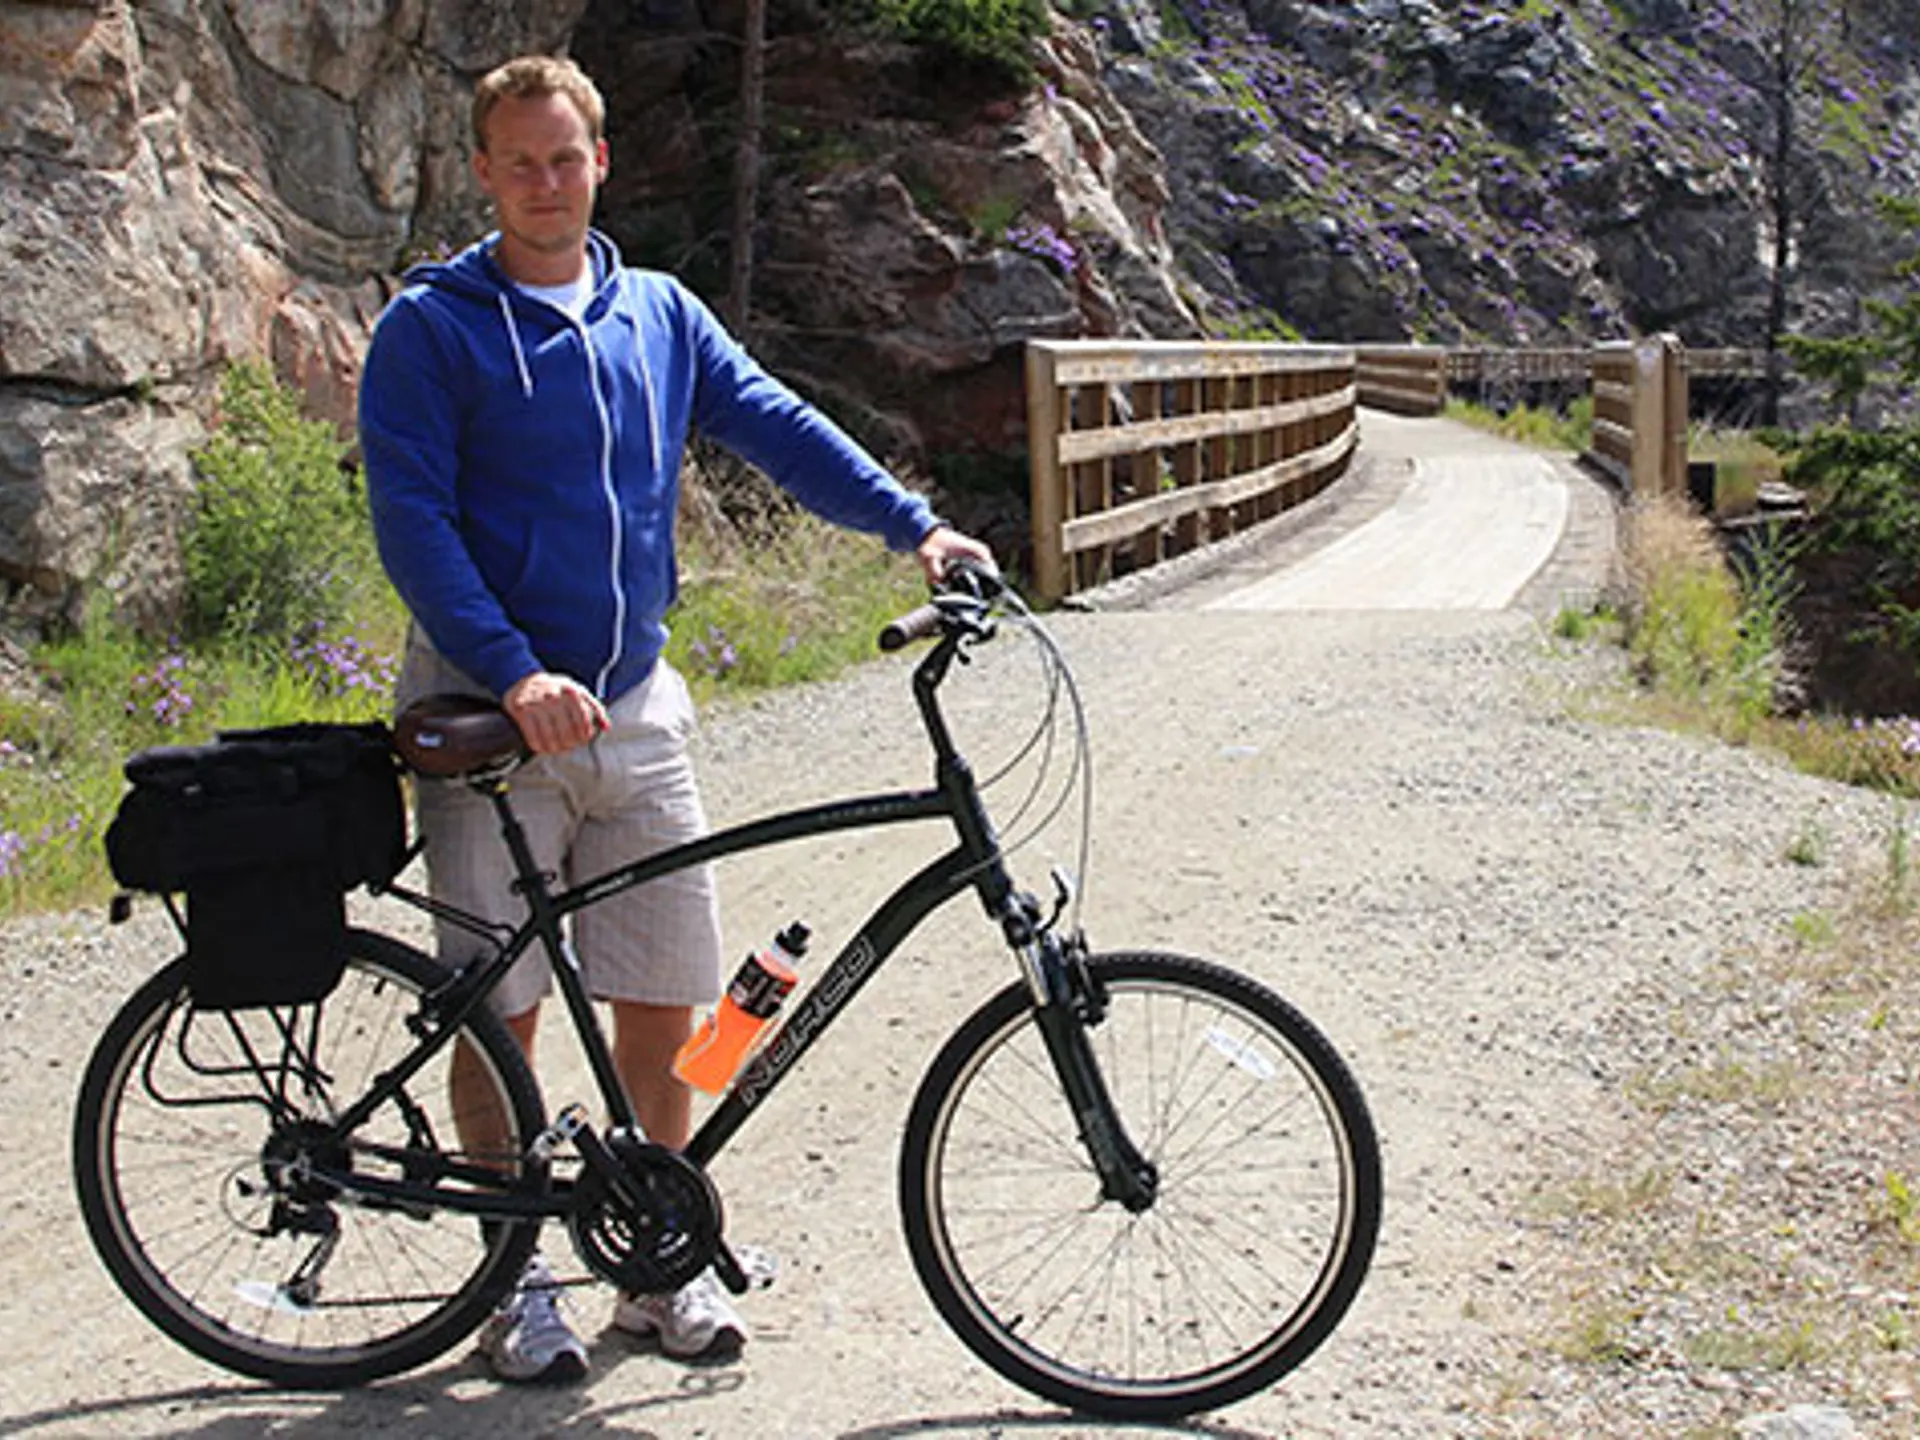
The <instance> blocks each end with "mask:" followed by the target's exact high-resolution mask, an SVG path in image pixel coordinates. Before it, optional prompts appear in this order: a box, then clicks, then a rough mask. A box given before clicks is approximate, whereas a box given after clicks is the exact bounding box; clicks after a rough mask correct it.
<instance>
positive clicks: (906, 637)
mask: <svg viewBox="0 0 1920 1440" xmlns="http://www.w3.org/2000/svg"><path fill="white" fill-rule="evenodd" d="M939 628H940V607H939V606H938V605H922V606H919V607H918V608H917V609H914V610H909V611H908V612H907V613H906V614H905V615H902V616H900V617H899V618H898V619H896V620H889V621H888V622H887V623H886V626H885V627H884V628H883V629H882V630H881V631H880V648H881V649H882V650H886V651H889V652H891V651H894V650H900V649H904V648H905V647H906V646H908V645H911V644H912V643H913V642H914V641H916V640H924V639H926V638H927V637H928V636H929V635H932V634H933V633H935V632H936V631H937V630H939Z"/></svg>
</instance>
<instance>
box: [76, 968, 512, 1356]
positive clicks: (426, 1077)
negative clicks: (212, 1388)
mask: <svg viewBox="0 0 1920 1440" xmlns="http://www.w3.org/2000/svg"><path fill="white" fill-rule="evenodd" d="M446 979H447V972H446V971H445V970H444V969H442V968H441V967H440V966H439V965H437V964H435V963H434V962H433V961H431V960H429V959H427V957H426V956H424V955H421V954H419V953H418V952H416V951H414V950H411V949H408V948H407V947H406V946H403V945H400V944H397V943H395V942H393V941H391V940H387V939H385V938H384V937H381V936H378V935H371V934H367V933H365V932H360V931H355V932H352V933H351V934H350V935H349V937H348V957H347V967H346V973H345V976H344V977H343V978H342V980H341V982H340V984H339V986H338V987H337V988H336V989H335V990H334V992H333V993H332V994H331V995H329V996H328V997H327V998H326V999H325V1000H324V1001H322V1002H320V1003H319V1004H317V1005H306V1006H299V1007H289V1008H283V1009H273V1010H268V1009H259V1010H237V1011H230V1012H220V1011H200V1010H196V1009H195V1008H194V1007H193V1003H192V996H191V995H190V993H189V992H188V990H187V988H186V983H185V961H184V960H180V961H175V962H174V963H173V964H171V965H169V966H167V967H166V968H165V969H163V970H162V971H160V972H159V973H158V974H157V975H155V976H154V977H153V978H152V979H151V980H149V981H148V982H147V983H146V984H145V985H143V986H142V987H141V988H140V989H139V990H138V991H136V992H135V994H134V996H133V998H132V999H130V1000H129V1001H128V1002H127V1003H126V1005H125V1006H123V1007H122V1008H121V1010H120V1013H119V1014H118V1015H116V1016H115V1017H114V1019H113V1021H112V1023H111V1024H110V1025H109V1026H108V1027H107V1030H106V1033H105V1034H104V1035H102V1037H101V1039H100V1042H99V1044H98V1045H97V1046H96V1048H95V1050H94V1053H93V1058H92V1060H91V1061H90V1062H89V1064H88V1066H87V1072H86V1077H85V1080H84V1081H83V1082H82V1085H81V1091H80V1101H79V1105H78V1107H77V1110H76V1112H75V1116H74V1131H73V1163H74V1174H75V1180H76V1182H77V1184H78V1188H79V1192H80V1206H81V1211H82V1213H83V1215H84V1216H85V1219H86V1225H87V1231H88V1233H89V1234H90V1235H91V1237H92V1239H93V1243H94V1247H95V1248H96V1249H97V1250H98V1251H99V1252H100V1256H101V1259H102V1260H103V1261H105V1263H106V1266H107V1269H108V1270H109V1271H110V1272H111V1273H112V1275H113V1278H114V1281H115V1282H116V1283H117V1284H118V1285H119V1287H120V1289H121V1290H122V1291H124V1292H125V1294H126V1295H127V1297H128V1298H129V1299H130V1300H132V1301H133V1303H134V1304H135V1305H137V1306H138V1307H139V1308H140V1310H141V1311H142V1312H143V1313H144V1314H145V1315H146V1316H147V1318H148V1319H149V1320H151V1321H152V1322H153V1323H154V1324H156V1325H157V1326H159V1327H160V1328H161V1329H162V1330H163V1331H165V1332H166V1333H167V1334H168V1335H170V1336H172V1337H173V1338H174V1339H175V1340H177V1341H179V1342H180V1343H181V1344H182V1345H184V1346H186V1347H187V1348H188V1349H189V1350H191V1351H193V1352H194V1353H195V1354H197V1355H200V1356H201V1357H203V1358H204V1359H207V1360H210V1361H212V1362H213V1363H214V1364H216V1365H220V1366H223V1367H225V1368H226V1369H229V1370H235V1371H238V1372H240V1373H241V1374H245V1375H253V1376H258V1377H259V1378H261V1379H263V1380H268V1381H271V1382H272V1383H274V1384H276V1385H283V1386H288V1387H293V1388H301V1389H334V1388H339V1387H344V1386H350V1385H357V1384H361V1383H364V1382H365V1381H368V1380H372V1379H374V1378H376V1377H379V1376H382V1375H390V1374H393V1373H395V1372H397V1371H400V1370H405V1369H408V1368H410V1367H412V1366H414V1365H418V1364H422V1363H424V1362H425V1361H427V1360H429V1359H432V1358H433V1357H434V1356H436V1355H438V1354H441V1353H442V1352H444V1351H445V1350H447V1349H448V1348H450V1347H451V1346H453V1345H455V1344H456V1343H458V1342H459V1341H460V1340H461V1339H462V1338H464V1337H465V1336H466V1335H468V1334H469V1333H471V1332H472V1330H473V1329H474V1328H475V1327H476V1326H477V1325H479V1324H480V1322H481V1321H482V1320H483V1319H485V1318H486V1316H487V1314H488V1313H489V1312H490V1311H491V1310H492V1308H493V1306H494V1305H495V1304H496V1303H497V1302H498V1301H499V1299H500V1297H501V1296H502V1295H503V1294H505V1293H506V1291H507V1290H508V1289H509V1288H510V1287H511V1286H512V1284H513V1283H514V1281H515V1279H516V1278H517V1277H518V1276H519V1273H520V1270H521V1267H522V1266H523V1265H524V1264H525V1263H526V1259H527V1256H528V1255H529V1254H530V1253H531V1251H532V1249H533V1246H534V1243H535V1241H536V1239H537V1238H538V1234H539V1225H538V1223H537V1222H509V1223H487V1224H483V1223H482V1222H481V1221H480V1220H478V1219H476V1218H475V1217H474V1216H473V1215H470V1214H460V1213H456V1212H450V1211H444V1210H438V1209H436V1208H434V1206H433V1204H432V1203H431V1198H430V1194H429V1195H427V1197H426V1198H413V1197H409V1198H405V1199H402V1198H397V1197H395V1196H392V1195H381V1196H376V1195H374V1194H373V1193H372V1192H371V1189H370V1188H367V1189H356V1188H355V1186H354V1184H353V1181H354V1180H358V1179H361V1178H362V1177H364V1180H365V1181H366V1182H379V1181H386V1182H390V1183H395V1184H404V1185H411V1186H414V1187H418V1188H420V1189H421V1190H423V1191H424V1187H425V1186H426V1185H427V1184H429V1183H437V1184H439V1185H442V1186H446V1185H464V1186H465V1187H467V1188H469V1189H474V1190H490V1189H492V1188H493V1186H494V1184H495V1183H496V1182H495V1181H494V1179H493V1177H494V1176H496V1175H497V1176H498V1177H499V1178H498V1182H497V1183H498V1185H499V1186H501V1187H510V1188H513V1189H516V1190H519V1191H521V1192H523V1193H537V1192H539V1191H541V1190H544V1189H545V1188H546V1186H547V1183H548V1182H547V1178H546V1173H545V1170H544V1168H542V1167H539V1166H536V1165H534V1164H532V1163H531V1162H529V1161H527V1160H526V1159H525V1158H524V1156H525V1152H526V1148H527V1143H528V1141H529V1140H530V1139H531V1138H532V1137H533V1136H534V1135H535V1134H537V1133H538V1131H539V1129H540V1126H541V1124H542V1117H541V1106H540V1099H539V1095H538V1092H537V1089H536V1087H535V1085H534V1081H533V1077H532V1075H531V1073H530V1072H529V1071H528V1069H527V1065H526V1061H525V1060H524V1058H523V1057H522V1056H521V1053H520V1050H519V1047H518V1045H517V1044H516V1043H515V1042H514V1040H513V1037H512V1036H511V1035H510V1034H509V1033H508V1032H507V1030H506V1028H505V1026H504V1025H502V1024H501V1022H500V1021H499V1020H498V1019H497V1018H495V1017H494V1016H493V1015H491V1014H490V1013H484V1012H483V1013H480V1014H476V1015H475V1016H474V1017H473V1018H472V1019H470V1020H469V1021H468V1022H467V1023H466V1024H465V1025H464V1026H463V1027H462V1029H461V1031H460V1033H459V1034H458V1036H456V1037H455V1039H454V1040H453V1041H452V1042H451V1043H450V1044H448V1045H447V1046H445V1047H444V1048H442V1049H441V1050H440V1051H439V1052H438V1053H437V1054H436V1055H435V1056H434V1057H433V1059H432V1060H431V1061H430V1062H429V1063H428V1064H427V1066H426V1067H425V1068H424V1069H422V1070H421V1071H420V1072H419V1073H418V1074H416V1075H414V1076H413V1077H412V1078H411V1079H409V1080H408V1081H407V1082H406V1083H405V1085H404V1086H403V1087H401V1089H400V1090H399V1091H398V1092H397V1093H396V1094H395V1095H394V1096H393V1097H392V1098H391V1099H390V1100H389V1101H388V1102H387V1103H386V1104H384V1105H382V1106H381V1107H380V1108H379V1109H378V1110H376V1111H375V1112H374V1114H373V1116H372V1117H371V1119H370V1120H369V1121H368V1122H367V1123H366V1124H365V1125H364V1126H362V1127H360V1128H359V1129H358V1130H356V1131H354V1132H353V1133H352V1134H351V1135H350V1136H347V1137H345V1138H344V1139H342V1140H334V1139H330V1138H327V1132H328V1131H329V1130H330V1128H331V1122H332V1121H333V1120H334V1118H335V1117H336V1116H338V1115H340V1114H342V1113H343V1112H344V1111H345V1110H346V1109H347V1107H348V1106H349V1105H351V1104H352V1103H353V1102H355V1101H356V1100H358V1099H360V1098H361V1096H362V1095H364V1094H365V1093H366V1092H367V1091H368V1090H370V1089H371V1087H372V1084H373V1082H374V1079H375V1077H377V1076H379V1075H381V1074H383V1073H384V1072H386V1071H388V1070H390V1069H391V1068H392V1067H393V1066H394V1065H395V1064H396V1063H398V1062H399V1061H400V1060H402V1059H403V1058H404V1057H405V1056H406V1055H407V1054H408V1052H409V1051H411V1050H412V1049H413V1047H414V1046H415V1045H416V1044H418V1043H419V1041H420V1038H421V1037H422V1036H423V1035H425V1034H427V1033H430V1031H431V1029H432V1027H433V1026H434V1025H435V1024H436V1023H438V1022H436V1021H435V1020H434V1019H433V1018H432V1015H431V1012H430V1011H429V1009H428V1008H427V1007H425V1006H424V1005H423V1003H422V997H423V996H424V995H426V994H428V993H429V992H431V991H433V990H435V989H437V988H439V987H440V986H441V985H442V984H444V983H445V981H446ZM456 1072H457V1074H456ZM456 1097H457V1102H456ZM456 1111H457V1112H458V1113H456ZM463 1133H465V1134H467V1135H468V1136H475V1135H479V1136H483V1137H485V1138H484V1141H476V1142H474V1143H475V1148H474V1149H473V1150H472V1151H463V1150H462V1141H461V1139H460V1136H461V1135H462V1134H463ZM463 1166H464V1167H465V1168H464V1169H463V1168H461V1167H463ZM342 1175H345V1176H348V1177H349V1179H348V1180H347V1181H346V1182H345V1183H341V1182H340V1180H339V1179H338V1178H337V1177H340V1176H342ZM329 1177H333V1178H329Z"/></svg>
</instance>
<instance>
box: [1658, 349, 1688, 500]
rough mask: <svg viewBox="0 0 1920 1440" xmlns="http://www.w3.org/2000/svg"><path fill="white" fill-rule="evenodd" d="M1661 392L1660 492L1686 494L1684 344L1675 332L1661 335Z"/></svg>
mask: <svg viewBox="0 0 1920 1440" xmlns="http://www.w3.org/2000/svg"><path fill="white" fill-rule="evenodd" d="M1660 343H1661V350H1662V359H1661V386H1660V388H1661V391H1662V393H1663V395H1664V396H1665V402H1664V403H1665V405H1666V417H1665V424H1664V425H1663V426H1662V427H1661V449H1660V493H1661V494H1663V495H1685V494H1686V493H1687V424H1688V394H1687V347H1686V345H1685V344H1684V343H1682V341H1681V339H1680V337H1679V336H1677V335H1662V336H1661V337H1660Z"/></svg>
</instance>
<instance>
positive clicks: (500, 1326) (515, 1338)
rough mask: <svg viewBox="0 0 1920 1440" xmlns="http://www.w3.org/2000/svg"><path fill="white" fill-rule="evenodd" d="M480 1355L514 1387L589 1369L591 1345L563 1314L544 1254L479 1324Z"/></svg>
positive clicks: (562, 1380)
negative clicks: (583, 1342)
mask: <svg viewBox="0 0 1920 1440" xmlns="http://www.w3.org/2000/svg"><path fill="white" fill-rule="evenodd" d="M480 1353H481V1354H482V1355H484V1356H485V1357H486V1360H487V1366H488V1368H489V1369H491V1370H492V1371H493V1373H494V1377H495V1378H496V1379H499V1380H505V1381H506V1382H508V1383H509V1384H513V1385H565V1384H570V1383H571V1382H573V1381H575V1380H581V1379H584V1378H585V1377H586V1373H587V1347H586V1346H585V1345H583V1344H581V1343H580V1337H579V1336H578V1335H576V1334H574V1333H573V1327H572V1326H570V1325H568V1324H567V1321H566V1317H565V1316H564V1315H562V1314H561V1313H560V1286H559V1283H558V1282H557V1281H556V1280H555V1279H554V1278H553V1271H552V1270H550V1269H548V1268H547V1262H546V1261H545V1259H543V1258H542V1257H541V1256H539V1255H535V1256H534V1257H533V1258H532V1259H531V1260H529V1261H527V1268H526V1269H525V1270H522V1271H521V1272H520V1283H519V1284H518V1285H516V1286H515V1287H514V1290H513V1293H512V1294H511V1295H509V1296H508V1297H507V1298H506V1299H505V1300H504V1301H503V1302H501V1305H500V1308H499V1309H498V1310H496V1311H494V1312H493V1314H492V1315H490V1316H488V1317H487V1323H486V1324H485V1325H483V1326H481V1327H480Z"/></svg>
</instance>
